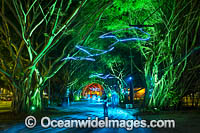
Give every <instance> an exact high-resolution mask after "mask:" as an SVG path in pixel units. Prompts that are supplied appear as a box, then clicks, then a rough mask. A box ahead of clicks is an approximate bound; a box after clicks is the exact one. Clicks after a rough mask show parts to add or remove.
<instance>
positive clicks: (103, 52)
mask: <svg viewBox="0 0 200 133" xmlns="http://www.w3.org/2000/svg"><path fill="white" fill-rule="evenodd" d="M132 29H136V30H140V31H141V32H142V33H144V34H146V35H147V36H148V37H147V38H139V37H132V38H117V37H116V36H115V35H113V33H115V32H119V31H123V30H132ZM99 38H101V39H105V38H114V39H115V40H116V41H115V42H114V43H112V44H111V45H110V46H109V49H108V50H101V49H94V48H90V47H85V46H79V45H77V46H76V48H77V49H78V50H80V51H82V52H84V53H86V54H87V56H86V57H66V58H64V59H62V60H61V61H64V60H88V61H95V59H93V58H90V57H95V56H99V55H102V54H106V53H108V52H110V51H112V50H113V49H114V47H112V46H114V45H115V44H117V43H118V42H127V41H147V40H149V39H150V34H149V33H147V32H145V31H143V30H142V28H138V27H131V28H128V29H120V30H117V31H112V32H108V33H105V34H103V35H101V36H99ZM92 51H98V52H99V53H96V54H92V53H91V52H92ZM100 78H103V79H107V78H111V77H108V76H105V77H100Z"/></svg>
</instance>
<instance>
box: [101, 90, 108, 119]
mask: <svg viewBox="0 0 200 133" xmlns="http://www.w3.org/2000/svg"><path fill="white" fill-rule="evenodd" d="M102 98H103V102H104V104H103V108H104V117H106V116H108V97H107V95H106V94H105V92H104V93H103V95H102Z"/></svg>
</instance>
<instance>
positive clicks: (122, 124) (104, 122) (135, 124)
mask: <svg viewBox="0 0 200 133" xmlns="http://www.w3.org/2000/svg"><path fill="white" fill-rule="evenodd" d="M40 123H41V126H42V127H43V128H126V129H127V130H133V128H155V127H158V128H175V121H174V120H151V121H150V124H147V121H146V120H117V119H113V120H110V119H108V117H105V119H99V118H98V117H96V118H95V119H91V117H88V119H84V120H56V119H53V120H51V119H50V118H49V117H43V118H42V119H41V121H40ZM25 125H26V127H28V128H33V127H35V126H36V119H35V117H34V116H28V117H27V118H26V119H25Z"/></svg>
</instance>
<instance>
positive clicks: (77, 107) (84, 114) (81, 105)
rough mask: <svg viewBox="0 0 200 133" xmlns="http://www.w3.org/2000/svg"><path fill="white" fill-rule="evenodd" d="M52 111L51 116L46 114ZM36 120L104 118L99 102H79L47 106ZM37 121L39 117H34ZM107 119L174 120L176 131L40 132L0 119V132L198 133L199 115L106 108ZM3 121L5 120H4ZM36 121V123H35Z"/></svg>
mask: <svg viewBox="0 0 200 133" xmlns="http://www.w3.org/2000/svg"><path fill="white" fill-rule="evenodd" d="M50 111H52V112H53V113H49V112H50ZM0 116H1V114H0ZM40 116H50V117H51V119H65V120H66V119H87V118H88V117H91V118H95V117H98V118H99V119H103V118H104V114H103V104H102V103H101V102H100V103H99V102H94V103H92V102H89V101H82V102H74V103H73V104H71V105H70V106H66V107H56V106H51V107H50V108H49V110H48V113H46V114H45V112H42V113H41V114H40ZM35 117H37V119H39V116H38V115H37V116H35ZM109 119H126V120H127V119H134V120H135V119H146V120H152V119H175V120H176V128H175V129H153V128H134V129H133V130H132V131H127V130H126V129H124V128H122V129H120V128H102V129H97V128H86V129H84V128H81V129H77V128H71V129H70V128H61V129H59V128H47V129H45V128H42V127H41V126H40V123H37V126H36V127H35V128H33V129H28V128H26V127H25V124H24V121H23V120H24V119H23V120H22V121H20V120H19V121H17V120H16V121H9V124H8V121H5V122H3V121H2V119H1V121H0V125H1V126H0V128H1V129H0V130H1V131H2V132H5V133H10V132H26V133H32V132H34V133H35V132H95V133H99V132H120V133H122V132H134V133H137V132H138V133H140V132H145V133H146V132H147V133H151V132H153V133H154V132H180V133H183V132H192V133H195V132H198V131H199V129H200V128H199V122H200V115H199V112H198V111H187V113H186V112H184V111H183V112H162V113H157V114H148V113H146V114H145V113H143V114H142V113H138V110H137V109H122V108H117V109H115V110H113V109H112V108H111V107H109ZM4 120H5V119H4ZM38 121H40V120H38Z"/></svg>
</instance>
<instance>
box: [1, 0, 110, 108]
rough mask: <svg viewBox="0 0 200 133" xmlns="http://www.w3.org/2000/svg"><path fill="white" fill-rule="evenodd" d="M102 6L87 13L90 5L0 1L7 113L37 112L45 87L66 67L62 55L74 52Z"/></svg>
mask: <svg viewBox="0 0 200 133" xmlns="http://www.w3.org/2000/svg"><path fill="white" fill-rule="evenodd" d="M106 2H107V1H102V2H99V3H98V5H96V7H99V8H98V10H94V8H93V10H90V9H91V8H92V6H94V4H95V1H93V2H88V1H87V0H83V1H78V2H77V1H75V2H74V1H72V0H69V1H68V2H66V1H64V0H56V1H44V0H41V1H37V0H31V1H16V0H12V1H11V0H10V1H5V0H2V1H1V11H0V16H1V25H2V27H0V35H1V46H2V49H1V51H4V50H6V51H8V52H7V53H3V52H1V55H0V56H1V58H0V59H1V64H0V65H1V66H0V73H1V74H2V75H3V76H4V77H6V78H7V79H8V80H9V82H10V84H11V85H12V90H13V92H14V96H13V98H14V99H13V104H12V105H13V110H15V111H25V112H29V111H30V110H31V107H32V106H34V107H35V108H36V109H38V110H40V109H42V104H41V97H42V92H43V89H44V88H45V87H46V85H47V81H48V80H49V79H50V78H52V77H53V76H54V75H55V74H56V73H57V72H58V71H59V70H60V69H61V68H62V67H63V66H64V65H65V64H66V63H67V62H68V61H69V60H64V61H61V60H62V59H63V58H64V57H66V55H67V56H72V57H73V55H74V54H77V53H78V52H79V51H78V50H76V49H75V44H76V43H77V42H79V41H80V40H81V39H82V40H84V37H87V36H88V35H87V34H86V33H87V31H88V32H89V31H91V27H93V26H94V25H96V23H97V21H96V20H98V19H99V17H100V16H101V14H102V12H103V10H104V9H105V8H106V6H108V3H106ZM80 10H83V11H81V12H80ZM78 18H81V19H78ZM86 20H88V21H86ZM87 23H89V24H88V25H87ZM86 25H87V26H86ZM77 33H79V34H77ZM5 55H8V56H5Z"/></svg>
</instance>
